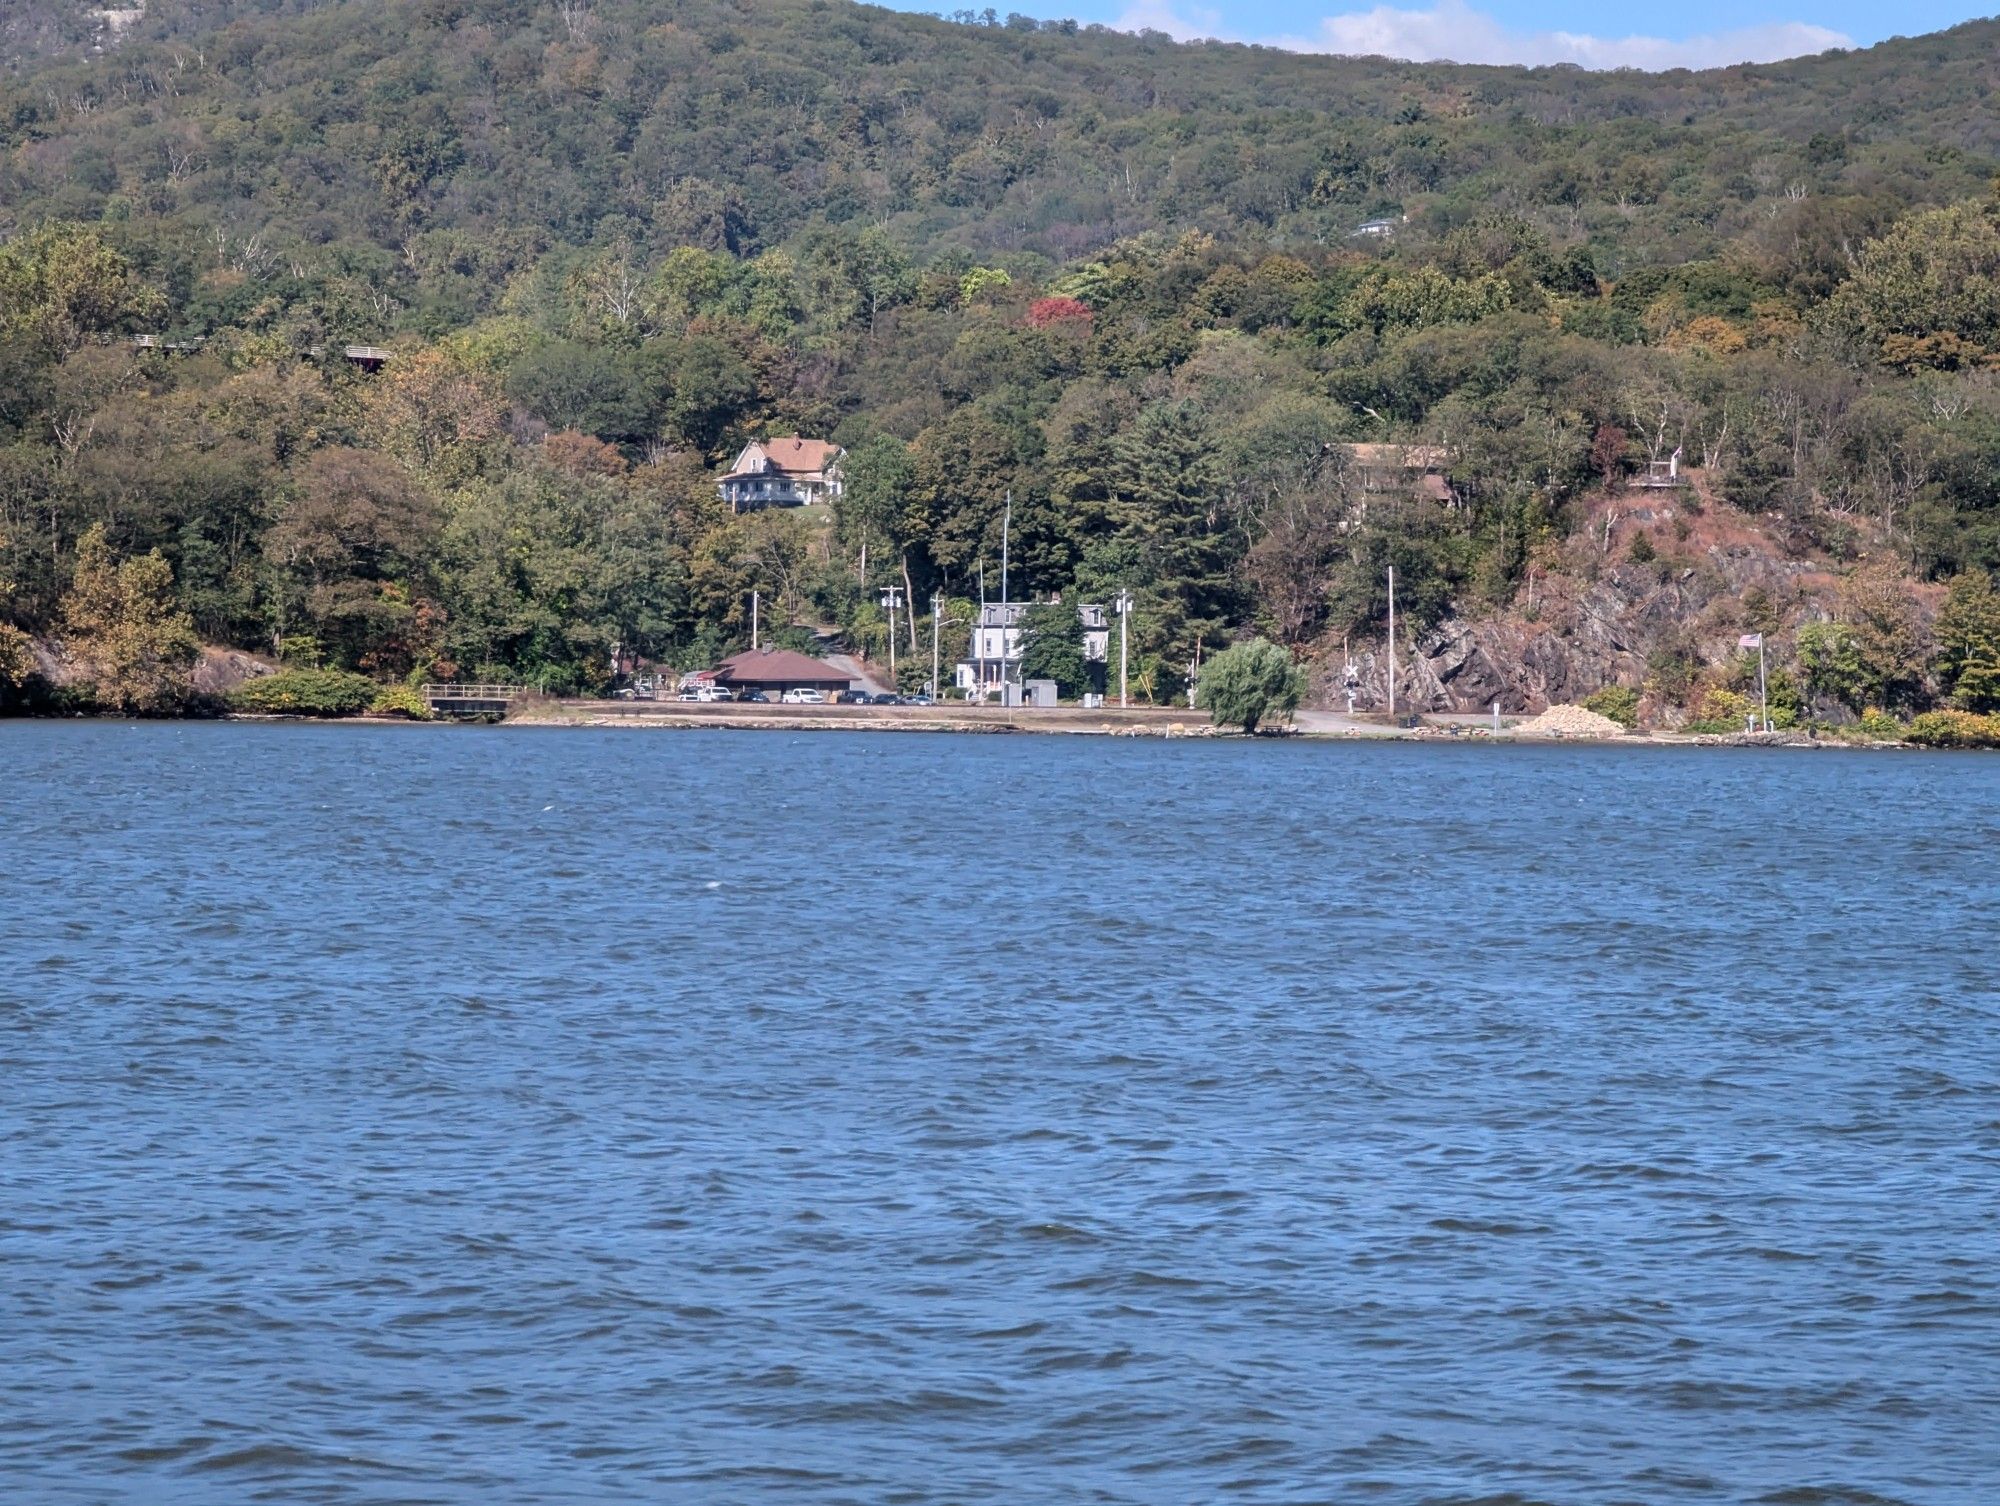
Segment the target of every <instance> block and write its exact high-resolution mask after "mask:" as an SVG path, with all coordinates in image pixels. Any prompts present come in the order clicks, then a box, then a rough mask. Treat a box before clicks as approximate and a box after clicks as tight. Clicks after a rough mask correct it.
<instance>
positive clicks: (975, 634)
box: [952, 601, 1111, 700]
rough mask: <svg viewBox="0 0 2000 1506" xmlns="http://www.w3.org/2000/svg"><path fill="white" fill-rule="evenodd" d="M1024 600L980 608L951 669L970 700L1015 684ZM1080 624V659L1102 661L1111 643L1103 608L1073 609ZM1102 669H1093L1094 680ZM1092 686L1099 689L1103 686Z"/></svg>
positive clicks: (1025, 613) (1087, 605)
mask: <svg viewBox="0 0 2000 1506" xmlns="http://www.w3.org/2000/svg"><path fill="white" fill-rule="evenodd" d="M1031 605H1033V603H1031V602H1025V601H1005V602H1002V601H990V602H988V603H987V604H986V605H985V606H983V607H981V608H980V609H979V617H978V619H977V620H976V621H975V622H974V623H973V625H972V641H971V642H970V643H969V644H968V645H967V646H966V657H965V658H964V659H962V660H961V661H959V663H958V664H957V665H956V666H955V667H954V670H953V676H952V679H953V683H954V684H956V685H957V686H958V688H959V689H960V690H963V691H964V692H965V693H966V695H967V696H969V697H970V698H972V699H973V700H983V699H984V698H986V697H987V696H990V695H997V694H999V693H1000V687H1001V686H1003V685H1008V684H1015V683H1018V682H1019V680H1020V671H1021V648H1022V642H1021V634H1022V626H1023V622H1024V619H1025V618H1026V617H1027V613H1028V608H1029V607H1030V606H1031ZM1076 614H1077V616H1078V618H1080V619H1081V620H1082V623H1083V660H1084V663H1085V664H1086V665H1099V664H1102V663H1104V661H1105V658H1106V657H1107V655H1108V653H1109V651H1110V646H1111V628H1110V625H1109V623H1108V622H1107V621H1106V618H1105V615H1104V608H1103V607H1101V606H1096V605H1094V604H1085V605H1083V606H1080V607H1078V608H1077V609H1076ZM1102 674H1103V672H1102V671H1101V670H1098V669H1094V668H1093V669H1092V670H1091V675H1092V677H1093V679H1101V678H1102ZM1094 688H1095V689H1098V690H1100V691H1101V690H1102V689H1103V686H1102V685H1097V686H1095V687H1094Z"/></svg>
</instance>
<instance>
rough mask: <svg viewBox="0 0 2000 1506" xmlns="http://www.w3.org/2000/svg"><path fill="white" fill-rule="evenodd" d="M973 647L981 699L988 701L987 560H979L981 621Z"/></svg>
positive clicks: (974, 635) (977, 625)
mask: <svg viewBox="0 0 2000 1506" xmlns="http://www.w3.org/2000/svg"><path fill="white" fill-rule="evenodd" d="M972 647H973V651H974V653H975V655H976V656H977V657H978V660H979V699H980V700H982V701H983V700H985V699H986V559H985V556H983V555H982V556H981V557H980V560H979V619H978V621H976V622H974V623H973V625H972Z"/></svg>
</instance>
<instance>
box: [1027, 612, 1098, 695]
mask: <svg viewBox="0 0 2000 1506" xmlns="http://www.w3.org/2000/svg"><path fill="white" fill-rule="evenodd" d="M1021 678H1022V679H1023V680H1054V681H1055V682H1056V693H1057V694H1058V695H1061V696H1065V697H1074V696H1078V695H1081V694H1082V693H1083V692H1084V690H1086V689H1087V688H1088V687H1089V683H1090V666H1089V665H1088V664H1087V663H1086V662H1085V660H1084V657H1083V619H1082V618H1081V617H1080V616H1079V615H1078V614H1077V610H1076V608H1075V607H1074V606H1073V605H1071V604H1070V603H1068V602H1066V601H1050V602H1038V603H1036V604H1035V605H1034V606H1031V607H1029V608H1028V610H1027V611H1026V612H1025V613H1024V614H1023V615H1022V620H1021Z"/></svg>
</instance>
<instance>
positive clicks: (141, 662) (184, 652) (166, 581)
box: [61, 523, 201, 716]
mask: <svg viewBox="0 0 2000 1506" xmlns="http://www.w3.org/2000/svg"><path fill="white" fill-rule="evenodd" d="M61 625H62V642H63V651H64V653H65V654H66V655H67V656H68V658H69V660H70V662H71V663H72V664H73V665H74V666H75V668H76V670H77V673H78V678H79V680H80V682H81V683H82V685H83V686H84V687H85V688H86V689H87V690H88V691H89V693H90V696H91V699H92V700H93V701H95V702H96V704H97V705H98V706H99V707H100V708H102V709H103V710H105V711H112V712H118V713H121V714H124V715H128V716H157V715H161V714H163V713H167V712H173V711H178V710H180V709H181V708H182V707H184V706H185V705H186V704H187V703H188V701H189V700H191V699H192V698H193V695H194V679H193V671H194V663H195V660H196V658H197V657H199V655H200V653H201V643H200V641H199V640H198V639H197V638H196V637H195V631H194V621H193V619H192V618H190V617H189V616H188V614H187V613H186V612H184V611H182V610H181V609H180V606H179V604H178V603H177V602H176V601H175V599H174V572H173V567H172V566H171V565H169V564H168V563H167V562H166V560H165V559H163V558H162V557H161V555H160V552H159V551H158V550H157V549H156V550H154V551H152V552H151V553H150V554H141V555H136V556H134V557H133V558H131V559H127V560H119V559H116V558H114V557H113V555H112V553H111V546H110V544H109V543H108V542H107V541H106V539H105V537H104V525H103V524H101V523H99V524H93V525H92V526H91V528H90V529H89V530H88V531H87V532H86V533H85V534H84V535H83V537H82V538H81V539H79V540H78V541H77V546H76V574H75V576H74V578H73V580H72V582H71V585H70V589H69V593H68V594H67V595H66V596H64V597H63V600H62V612H61Z"/></svg>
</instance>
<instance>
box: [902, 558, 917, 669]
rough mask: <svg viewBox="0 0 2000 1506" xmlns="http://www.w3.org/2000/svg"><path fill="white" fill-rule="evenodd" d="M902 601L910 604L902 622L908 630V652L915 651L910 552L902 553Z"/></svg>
mask: <svg viewBox="0 0 2000 1506" xmlns="http://www.w3.org/2000/svg"><path fill="white" fill-rule="evenodd" d="M903 600H904V601H906V602H908V603H909V604H910V610H909V611H907V612H905V613H904V614H903V621H904V622H905V623H907V624H908V625H909V629H910V652H911V653H913V654H914V653H915V652H916V651H917V588H916V586H915V585H914V584H912V582H911V580H910V552H909V551H908V550H907V549H906V550H904V551H903Z"/></svg>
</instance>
